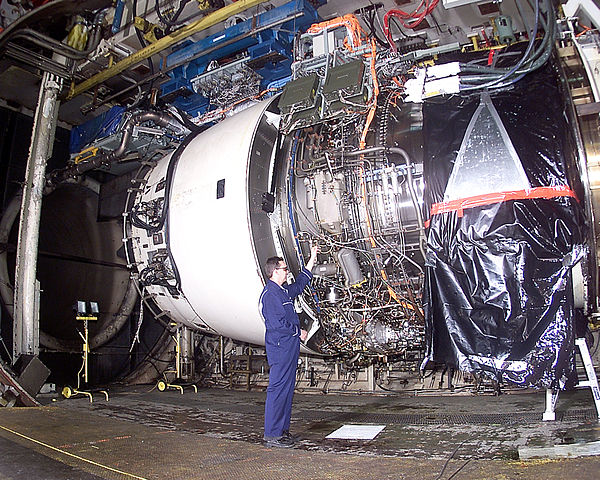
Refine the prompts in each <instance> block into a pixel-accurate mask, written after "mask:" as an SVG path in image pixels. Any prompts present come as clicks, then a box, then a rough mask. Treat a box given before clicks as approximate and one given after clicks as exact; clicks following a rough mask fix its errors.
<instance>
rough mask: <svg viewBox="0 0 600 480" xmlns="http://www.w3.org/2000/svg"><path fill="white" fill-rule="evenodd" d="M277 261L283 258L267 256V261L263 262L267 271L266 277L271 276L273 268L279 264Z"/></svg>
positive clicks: (281, 260)
mask: <svg viewBox="0 0 600 480" xmlns="http://www.w3.org/2000/svg"><path fill="white" fill-rule="evenodd" d="M279 262H283V258H281V257H270V258H267V262H266V263H265V271H266V273H267V277H269V278H271V276H272V275H273V272H274V271H275V269H276V268H277V267H278V266H279Z"/></svg>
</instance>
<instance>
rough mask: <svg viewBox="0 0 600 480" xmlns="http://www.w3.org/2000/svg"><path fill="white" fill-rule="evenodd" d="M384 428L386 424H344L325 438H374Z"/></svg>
mask: <svg viewBox="0 0 600 480" xmlns="http://www.w3.org/2000/svg"><path fill="white" fill-rule="evenodd" d="M384 428H385V425H343V426H341V427H340V428H338V429H337V430H336V431H335V432H332V433H330V434H329V435H327V436H326V437H325V438H340V439H343V440H373V439H374V438H375V437H376V436H377V435H378V434H379V432H381V431H382V430H383V429H384Z"/></svg>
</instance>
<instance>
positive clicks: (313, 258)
mask: <svg viewBox="0 0 600 480" xmlns="http://www.w3.org/2000/svg"><path fill="white" fill-rule="evenodd" d="M317 253H319V245H318V244H317V243H315V244H314V245H313V246H312V247H310V259H309V260H308V263H307V264H306V269H307V270H312V269H313V267H314V266H315V262H316V261H317Z"/></svg>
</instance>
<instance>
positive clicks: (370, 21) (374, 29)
mask: <svg viewBox="0 0 600 480" xmlns="http://www.w3.org/2000/svg"><path fill="white" fill-rule="evenodd" d="M371 5H373V2H371ZM376 15H377V11H376V9H375V8H374V9H373V10H372V12H371V15H370V16H369V17H367V20H368V22H367V23H368V25H369V29H370V30H371V31H370V35H371V36H373V38H375V41H376V42H377V43H378V44H379V45H381V46H382V47H383V48H390V44H389V43H388V42H386V41H385V40H382V39H381V38H379V35H377V27H376V26H375V16H376ZM365 17H366V15H365Z"/></svg>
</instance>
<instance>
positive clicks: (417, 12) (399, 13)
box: [383, 0, 439, 49]
mask: <svg viewBox="0 0 600 480" xmlns="http://www.w3.org/2000/svg"><path fill="white" fill-rule="evenodd" d="M438 3H439V0H421V3H420V4H419V6H418V7H417V8H415V9H414V10H413V11H412V12H410V13H408V12H405V11H404V10H399V9H393V10H389V11H388V12H387V13H386V14H385V16H384V17H383V33H384V34H385V37H386V38H387V40H388V42H389V44H390V46H391V47H392V49H395V47H394V41H393V40H392V36H391V33H390V26H389V22H390V18H394V19H398V21H399V22H400V24H401V25H402V26H403V27H405V28H411V29H414V28H415V27H418V26H419V25H420V24H421V22H423V20H425V17H426V16H427V15H429V14H430V13H431V12H432V11H433V9H434V8H435V7H437V4H438ZM411 20H412V21H411Z"/></svg>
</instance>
